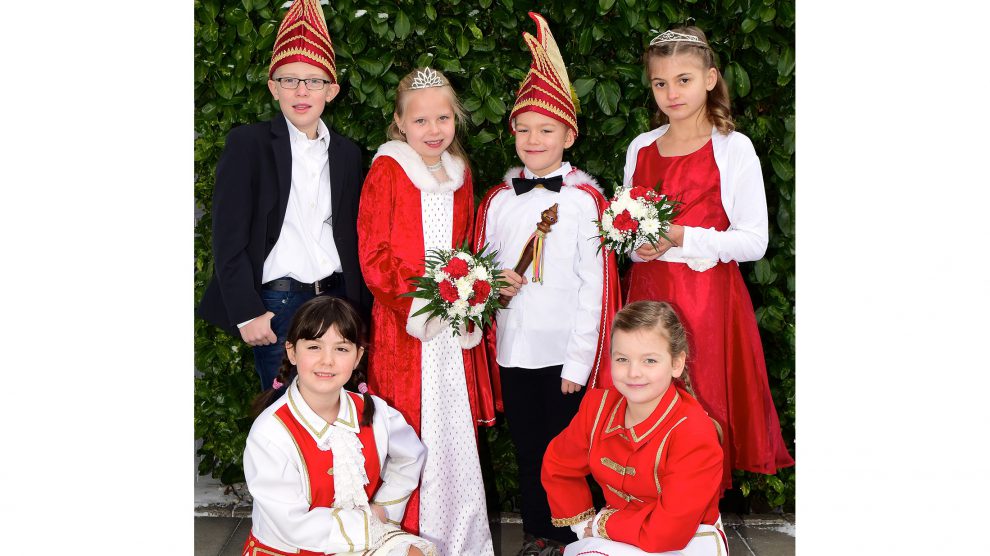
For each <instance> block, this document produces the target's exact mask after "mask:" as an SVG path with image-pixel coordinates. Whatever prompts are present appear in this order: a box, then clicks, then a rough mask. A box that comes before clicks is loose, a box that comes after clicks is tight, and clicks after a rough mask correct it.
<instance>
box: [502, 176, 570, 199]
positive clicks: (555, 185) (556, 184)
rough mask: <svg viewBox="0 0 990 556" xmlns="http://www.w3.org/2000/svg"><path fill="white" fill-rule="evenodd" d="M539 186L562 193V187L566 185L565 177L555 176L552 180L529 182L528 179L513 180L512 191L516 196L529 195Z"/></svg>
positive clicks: (541, 179)
mask: <svg viewBox="0 0 990 556" xmlns="http://www.w3.org/2000/svg"><path fill="white" fill-rule="evenodd" d="M537 185H539V186H541V187H543V188H545V189H549V190H550V191H553V192H554V193H560V186H562V185H564V177H563V176H555V177H552V178H536V179H533V180H528V179H526V178H512V189H514V190H515V191H516V195H522V194H523V193H527V192H529V191H530V190H532V189H533V188H534V187H536V186H537Z"/></svg>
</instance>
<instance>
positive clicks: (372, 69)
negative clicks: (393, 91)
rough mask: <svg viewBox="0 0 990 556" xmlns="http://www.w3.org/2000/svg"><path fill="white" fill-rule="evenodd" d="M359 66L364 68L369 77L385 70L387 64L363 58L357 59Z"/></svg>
mask: <svg viewBox="0 0 990 556" xmlns="http://www.w3.org/2000/svg"><path fill="white" fill-rule="evenodd" d="M357 64H358V67H359V68H361V69H362V70H364V72H365V73H367V74H368V76H369V77H377V76H379V75H381V74H382V72H383V71H385V64H382V63H381V62H379V61H378V60H372V59H370V58H361V59H359V60H358V61H357Z"/></svg>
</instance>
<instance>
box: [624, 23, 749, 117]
mask: <svg viewBox="0 0 990 556" xmlns="http://www.w3.org/2000/svg"><path fill="white" fill-rule="evenodd" d="M671 31H673V32H675V33H680V34H682V35H691V36H694V37H698V38H699V39H701V42H702V43H704V44H701V45H699V44H693V43H690V42H686V41H676V42H673V41H672V42H664V43H661V44H657V45H652V46H650V47H649V48H647V49H646V52H645V53H643V65H644V66H645V67H646V72H647V76H646V80H647V81H649V80H650V76H649V72H650V58H654V57H656V58H665V57H667V56H673V55H675V54H687V53H690V54H694V55H695V56H697V57H699V58H700V59H701V65H702V66H703V67H704V68H705V69H706V70H707V69H708V68H715V75H716V81H715V88H714V89H712V90H711V91H708V96H707V100H706V101H705V112H706V113H707V115H708V121H709V122H711V124H712V125H713V126H715V127H716V128H717V129H718V131H719V132H720V133H722V134H723V135H728V134H729V132H730V131H732V130H734V129H735V128H736V125H735V124H734V123H733V122H732V106H731V104H730V102H729V88H728V87H727V86H726V84H725V79H724V78H723V77H722V72H720V71H719V70H718V66H716V65H715V53H714V52H713V51H712V47H711V46H710V45H709V44H708V39H707V38H705V33H704V32H703V31H702V30H701V29H698V28H697V27H694V26H692V27H678V28H676V29H671ZM668 121H669V120H668V118H667V115H666V114H664V113H663V111H662V110H660V108H659V107H658V108H657V111H656V114H654V116H653V123H654V124H655V125H658V126H659V125H663V124H665V123H667V122H668Z"/></svg>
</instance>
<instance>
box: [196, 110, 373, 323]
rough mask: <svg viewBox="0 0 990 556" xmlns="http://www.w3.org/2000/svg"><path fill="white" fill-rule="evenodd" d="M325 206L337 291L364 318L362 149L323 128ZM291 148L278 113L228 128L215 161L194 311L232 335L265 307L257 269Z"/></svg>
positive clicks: (274, 230)
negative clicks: (206, 266)
mask: <svg viewBox="0 0 990 556" xmlns="http://www.w3.org/2000/svg"><path fill="white" fill-rule="evenodd" d="M328 150H329V153H330V204H331V207H330V210H331V215H332V220H331V227H332V229H333V240H334V243H335V244H336V247H337V252H338V254H339V255H340V263H341V266H342V268H343V275H344V276H343V278H344V289H345V291H346V294H347V298H348V300H349V301H351V302H352V303H353V304H354V305H355V307H356V308H357V309H358V311H359V312H360V313H361V315H362V316H363V317H365V322H367V319H368V316H369V315H370V313H371V300H372V297H371V293H370V292H369V291H368V288H367V286H366V285H365V283H364V278H363V277H362V275H361V266H360V264H359V263H358V252H357V214H358V202H359V201H360V199H361V186H362V184H363V182H364V179H363V176H362V163H361V150H360V148H358V146H357V145H355V144H354V142H352V141H351V140H349V139H347V138H345V137H343V136H342V135H340V134H339V133H336V132H335V131H333V130H332V129H331V130H330V146H329V149H328ZM291 182H292V150H291V147H290V146H289V128H288V124H287V123H286V121H285V116H283V115H282V114H281V113H279V114H277V115H276V116H275V117H274V118H272V120H271V121H269V122H261V123H256V124H250V125H244V126H240V127H237V128H234V129H232V130H230V133H229V134H228V135H227V144H226V146H225V147H224V150H223V154H221V155H220V161H219V162H218V163H217V177H216V184H215V185H214V189H213V261H214V263H213V268H214V270H213V279H212V280H211V281H210V284H209V286H207V288H206V292H205V293H204V294H203V298H202V300H201V301H200V304H199V308H198V309H197V311H196V314H197V315H198V316H200V317H202V318H203V319H205V320H207V321H209V322H211V323H213V324H215V325H217V326H219V327H221V328H224V329H226V330H229V331H230V332H232V333H235V335H236V333H237V324H238V323H241V322H244V321H247V320H251V319H253V318H254V317H257V316H259V315H261V314H264V313H265V311H266V309H265V305H264V303H263V302H262V301H261V295H260V293H259V292H260V291H261V270H262V268H263V267H264V264H265V258H266V257H267V256H268V253H269V252H270V251H271V250H272V247H274V246H275V242H276V241H278V236H279V234H280V233H281V231H282V221H283V220H284V219H285V210H286V206H287V205H288V203H289V185H290V183H291Z"/></svg>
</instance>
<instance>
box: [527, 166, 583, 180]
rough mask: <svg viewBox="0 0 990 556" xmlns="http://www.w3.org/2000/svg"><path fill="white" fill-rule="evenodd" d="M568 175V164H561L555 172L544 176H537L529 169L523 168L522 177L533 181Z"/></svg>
mask: <svg viewBox="0 0 990 556" xmlns="http://www.w3.org/2000/svg"><path fill="white" fill-rule="evenodd" d="M569 173H571V163H570V162H563V163H561V165H560V168H557V169H556V170H554V171H553V172H550V173H549V174H547V175H545V176H537V175H536V174H534V173H533V172H532V171H531V170H530V169H529V167H525V166H524V167H523V177H524V178H526V179H528V180H535V179H537V178H555V177H557V176H566V175H567V174H569Z"/></svg>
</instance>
